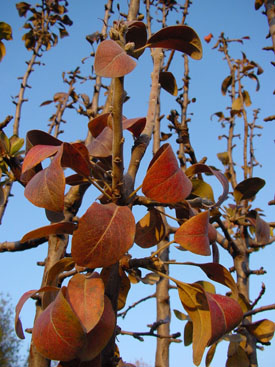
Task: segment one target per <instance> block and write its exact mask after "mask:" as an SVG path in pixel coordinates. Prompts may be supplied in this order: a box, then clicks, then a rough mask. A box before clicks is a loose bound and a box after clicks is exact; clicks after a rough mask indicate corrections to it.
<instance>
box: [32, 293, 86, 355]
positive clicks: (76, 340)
mask: <svg viewBox="0 0 275 367" xmlns="http://www.w3.org/2000/svg"><path fill="white" fill-rule="evenodd" d="M65 294H66V288H65V287H63V288H62V289H61V291H60V292H59V293H58V295H57V297H56V299H55V300H54V301H53V302H52V303H50V304H49V306H48V307H47V308H46V309H45V310H44V311H43V312H42V313H41V314H40V315H39V317H38V318H37V319H36V321H35V323H34V327H33V331H32V338H33V342H34V345H35V346H36V348H37V350H38V352H39V353H40V354H42V356H44V357H45V358H48V359H53V360H62V361H70V360H72V359H74V358H76V357H77V353H78V352H79V350H80V349H81V348H82V347H83V346H84V345H85V343H86V334H85V333H84V330H83V328H82V325H81V322H80V321H79V319H78V318H77V316H76V315H75V313H74V312H73V310H72V308H71V306H70V305H69V303H68V301H67V300H66V298H65Z"/></svg>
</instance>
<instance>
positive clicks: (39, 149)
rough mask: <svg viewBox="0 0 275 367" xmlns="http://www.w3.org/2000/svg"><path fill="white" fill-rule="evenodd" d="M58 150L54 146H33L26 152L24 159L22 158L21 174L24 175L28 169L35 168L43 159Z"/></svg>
mask: <svg viewBox="0 0 275 367" xmlns="http://www.w3.org/2000/svg"><path fill="white" fill-rule="evenodd" d="M58 150H59V147H58V146H54V145H35V146H34V147H32V148H31V149H30V150H29V151H28V153H27V155H26V157H25V158H24V162H23V165H22V173H25V172H26V171H28V170H29V169H31V168H33V167H35V166H36V165H37V164H39V163H41V162H42V161H43V160H44V159H46V158H49V157H51V156H52V155H54V154H55V153H56V152H57V151H58Z"/></svg>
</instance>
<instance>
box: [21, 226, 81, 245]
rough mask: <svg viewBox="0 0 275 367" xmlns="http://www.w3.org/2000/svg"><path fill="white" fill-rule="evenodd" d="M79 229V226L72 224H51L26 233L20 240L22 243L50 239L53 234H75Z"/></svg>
mask: <svg viewBox="0 0 275 367" xmlns="http://www.w3.org/2000/svg"><path fill="white" fill-rule="evenodd" d="M76 228H77V225H76V224H75V223H72V222H61V223H55V224H51V225H49V226H44V227H40V228H37V229H35V230H33V231H31V232H28V233H26V234H25V235H24V236H23V237H22V238H21V240H20V242H21V243H24V242H27V241H30V240H34V239H37V238H41V237H48V236H50V235H52V234H63V233H68V234H73V231H74V230H75V229H76Z"/></svg>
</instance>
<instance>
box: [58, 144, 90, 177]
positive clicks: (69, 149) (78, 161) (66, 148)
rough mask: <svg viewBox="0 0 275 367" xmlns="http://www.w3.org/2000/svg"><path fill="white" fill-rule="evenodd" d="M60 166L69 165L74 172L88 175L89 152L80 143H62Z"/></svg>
mask: <svg viewBox="0 0 275 367" xmlns="http://www.w3.org/2000/svg"><path fill="white" fill-rule="evenodd" d="M61 165H62V167H70V168H71V169H73V170H74V171H75V172H77V173H79V174H80V175H83V176H84V177H89V176H90V174H91V163H90V157H89V152H88V149H87V148H86V146H85V145H84V144H82V143H73V144H68V143H63V155H62V160H61Z"/></svg>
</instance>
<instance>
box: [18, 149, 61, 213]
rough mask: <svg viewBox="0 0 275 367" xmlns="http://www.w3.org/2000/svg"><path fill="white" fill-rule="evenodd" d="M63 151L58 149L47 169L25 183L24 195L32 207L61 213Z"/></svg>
mask: <svg viewBox="0 0 275 367" xmlns="http://www.w3.org/2000/svg"><path fill="white" fill-rule="evenodd" d="M62 152H63V149H62V147H60V148H59V151H58V153H57V154H56V155H55V156H54V158H53V159H52V161H51V164H50V165H49V167H47V168H45V169H44V170H42V171H39V172H38V173H36V174H35V175H34V176H33V178H32V179H31V180H30V181H29V182H28V183H27V186H26V188H25V192H24V195H25V196H26V198H27V199H28V200H29V201H30V202H31V203H32V204H34V205H36V206H38V207H41V208H45V209H48V210H52V211H56V212H61V211H63V206H64V190H65V177H64V173H63V169H62V167H61V157H62Z"/></svg>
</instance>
